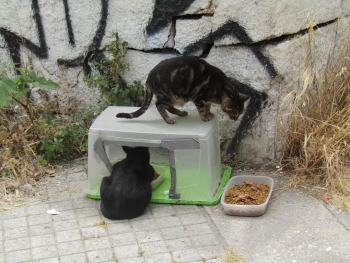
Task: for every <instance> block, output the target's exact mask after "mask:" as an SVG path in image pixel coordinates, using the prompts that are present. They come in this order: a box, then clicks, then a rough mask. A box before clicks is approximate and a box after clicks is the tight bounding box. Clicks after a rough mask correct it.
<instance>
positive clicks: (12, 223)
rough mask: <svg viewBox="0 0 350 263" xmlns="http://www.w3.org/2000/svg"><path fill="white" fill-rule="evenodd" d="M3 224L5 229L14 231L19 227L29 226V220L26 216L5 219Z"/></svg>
mask: <svg viewBox="0 0 350 263" xmlns="http://www.w3.org/2000/svg"><path fill="white" fill-rule="evenodd" d="M2 222H3V228H4V229H13V228H17V227H22V226H27V219H26V218H25V217H24V216H22V217H17V218H8V219H4V220H3V221H2Z"/></svg>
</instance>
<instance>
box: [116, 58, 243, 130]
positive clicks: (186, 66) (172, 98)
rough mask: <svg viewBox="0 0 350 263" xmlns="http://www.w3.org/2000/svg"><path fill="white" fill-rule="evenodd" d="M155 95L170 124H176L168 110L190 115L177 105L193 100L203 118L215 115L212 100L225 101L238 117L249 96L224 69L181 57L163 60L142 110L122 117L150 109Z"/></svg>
mask: <svg viewBox="0 0 350 263" xmlns="http://www.w3.org/2000/svg"><path fill="white" fill-rule="evenodd" d="M153 94H155V95H156V98H157V102H156V106H157V109H158V111H159V113H160V115H161V116H162V117H163V119H164V120H165V121H166V122H167V123H168V124H174V123H175V120H174V119H171V118H170V117H169V116H168V114H167V112H166V111H168V112H170V113H173V114H176V115H179V116H186V115H187V112H186V111H180V110H178V109H176V108H175V106H176V105H178V106H182V105H183V104H185V103H186V102H188V101H193V102H194V104H195V105H196V107H197V110H198V112H199V115H200V117H201V118H202V120H203V121H209V120H211V119H212V118H213V116H214V115H213V114H212V113H211V112H210V106H211V104H212V103H215V104H221V108H222V110H223V111H224V112H225V113H226V114H227V115H228V116H229V118H230V119H232V120H237V119H238V117H239V116H240V115H241V114H242V112H243V110H244V102H245V101H246V100H248V99H249V97H248V96H246V95H244V94H241V93H239V92H238V91H237V90H236V89H235V88H234V87H233V86H232V84H231V83H230V81H229V79H228V78H227V76H226V75H225V73H223V72H222V71H221V70H220V69H218V68H217V67H214V66H212V65H210V64H208V63H207V62H206V61H205V60H203V59H200V58H198V57H193V56H181V57H176V58H171V59H167V60H164V61H162V62H160V63H159V64H158V65H157V66H155V67H154V68H153V69H152V70H151V72H150V73H149V75H148V78H147V81H146V97H145V100H144V103H143V105H142V106H141V108H140V109H138V110H137V111H135V112H132V113H118V114H117V117H118V118H128V119H132V118H137V117H139V116H141V115H142V114H143V113H145V111H146V110H147V109H148V107H149V105H150V104H151V100H152V97H153Z"/></svg>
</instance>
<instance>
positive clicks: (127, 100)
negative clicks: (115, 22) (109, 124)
mask: <svg viewBox="0 0 350 263" xmlns="http://www.w3.org/2000/svg"><path fill="white" fill-rule="evenodd" d="M110 38H112V39H114V40H112V41H111V42H110V43H108V44H106V45H105V50H106V51H107V52H108V53H109V54H110V56H109V57H106V56H103V57H102V58H101V59H100V60H98V61H94V62H93V66H94V67H95V68H96V70H97V71H98V73H95V74H91V75H90V76H87V77H85V78H84V81H85V82H86V83H87V84H88V86H89V87H96V88H98V89H99V91H100V96H101V99H102V101H101V102H100V103H101V105H100V107H101V109H102V110H103V109H104V108H106V107H107V106H110V105H115V106H122V105H135V104H136V105H139V104H140V102H141V99H140V98H141V97H142V96H143V86H142V85H141V82H140V81H134V83H132V84H130V85H126V83H125V82H124V81H123V80H122V78H121V76H122V75H123V73H124V72H125V71H126V70H129V64H128V63H125V62H123V58H124V57H125V55H126V52H127V47H128V43H127V42H125V41H124V42H121V41H120V40H119V37H118V33H114V34H112V36H110Z"/></svg>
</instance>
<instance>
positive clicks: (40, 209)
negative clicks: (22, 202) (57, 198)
mask: <svg viewBox="0 0 350 263" xmlns="http://www.w3.org/2000/svg"><path fill="white" fill-rule="evenodd" d="M49 209H50V208H49V204H47V203H39V204H36V205H30V206H28V207H27V213H28V215H37V214H43V213H46V211H47V210H49Z"/></svg>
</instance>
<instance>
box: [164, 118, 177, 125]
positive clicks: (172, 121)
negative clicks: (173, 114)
mask: <svg viewBox="0 0 350 263" xmlns="http://www.w3.org/2000/svg"><path fill="white" fill-rule="evenodd" d="M165 121H166V123H167V124H175V122H176V121H175V120H174V119H170V118H169V119H166V120H165Z"/></svg>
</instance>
